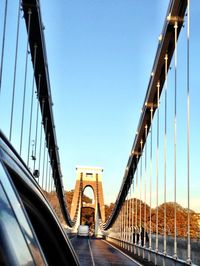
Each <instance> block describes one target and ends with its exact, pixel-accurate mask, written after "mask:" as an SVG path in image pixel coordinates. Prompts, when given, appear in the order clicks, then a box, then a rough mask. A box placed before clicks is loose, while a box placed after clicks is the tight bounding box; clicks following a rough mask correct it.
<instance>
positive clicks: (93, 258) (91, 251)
mask: <svg viewBox="0 0 200 266" xmlns="http://www.w3.org/2000/svg"><path fill="white" fill-rule="evenodd" d="M88 245H89V249H90V254H91V258H92V265H93V266H95V263H94V256H93V254H92V249H91V245H90V240H89V239H88Z"/></svg>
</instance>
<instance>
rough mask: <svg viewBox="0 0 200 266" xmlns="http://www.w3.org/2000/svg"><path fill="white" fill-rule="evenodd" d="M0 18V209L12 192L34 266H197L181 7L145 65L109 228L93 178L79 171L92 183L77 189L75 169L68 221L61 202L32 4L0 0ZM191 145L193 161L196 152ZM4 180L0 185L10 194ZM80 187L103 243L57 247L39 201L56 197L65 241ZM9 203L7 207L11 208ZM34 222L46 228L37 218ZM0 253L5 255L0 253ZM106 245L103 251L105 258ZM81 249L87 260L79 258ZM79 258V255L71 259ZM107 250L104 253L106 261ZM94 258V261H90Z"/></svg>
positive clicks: (173, 0) (172, 10)
mask: <svg viewBox="0 0 200 266" xmlns="http://www.w3.org/2000/svg"><path fill="white" fill-rule="evenodd" d="M191 2H193V1H191ZM0 12H1V19H0V21H1V24H0V34H1V35H0V49H1V51H0V53H1V54H0V108H1V112H0V125H1V128H0V129H1V131H0V164H1V167H0V173H1V176H0V185H1V186H0V189H1V191H2V192H1V195H0V199H1V202H4V203H5V199H4V198H3V193H5V194H6V195H7V197H8V198H9V195H11V194H12V193H13V192H12V193H11V192H10V191H11V187H12V188H13V187H14V194H15V193H16V194H17V195H18V196H17V197H18V198H17V199H18V200H19V205H20V204H22V205H23V204H24V207H23V208H25V210H26V211H25V213H26V214H25V216H24V217H28V220H29V222H30V224H31V226H30V228H31V229H30V232H32V231H33V232H35V233H33V236H31V237H30V235H31V234H32V233H30V232H29V231H27V226H24V225H23V224H21V225H20V228H21V230H22V234H23V237H24V239H25V240H26V243H29V241H30V242H31V241H33V240H30V239H33V238H34V237H35V239H36V240H35V242H34V244H33V243H32V242H31V243H32V244H33V245H32V246H34V247H35V249H36V246H37V245H38V250H40V251H41V250H42V251H41V254H40V252H39V251H37V252H38V253H37V256H36V254H35V253H34V252H35V251H34V248H33V247H32V246H31V245H30V244H28V245H29V251H30V253H31V254H32V255H31V256H32V257H33V258H34V261H35V263H36V264H40V265H41V264H51V263H52V264H55V265H67V264H69V265H73V264H78V263H79V262H78V259H77V256H76V254H75V252H74V250H76V251H77V250H78V252H79V259H80V263H81V265H88V264H89V263H92V264H93V265H95V264H99V265H104V264H105V263H108V264H109V263H110V264H113V265H117V264H119V265H120V260H121V261H122V262H121V264H123V263H124V264H127V265H143V263H146V265H148V263H149V265H150V263H152V265H153V264H154V265H192V264H194V265H195V264H196V265H199V264H200V256H199V246H198V243H197V242H198V241H197V240H195V241H196V243H194V242H195V241H194V240H193V238H195V239H197V238H198V237H200V229H199V226H200V217H199V214H198V213H196V212H194V211H192V208H191V200H192V197H193V194H194V191H193V190H194V189H196V188H195V185H194V184H192V181H191V180H195V179H193V175H198V173H197V172H195V170H193V168H192V167H193V165H194V164H197V160H198V158H196V156H199V153H195V154H193V153H192V149H191V141H192V138H191V132H196V131H197V130H198V123H199V122H198V118H197V117H198V116H197V115H196V114H194V112H193V113H192V115H194V116H191V107H192V104H193V102H192V101H191V97H190V96H191V94H192V95H193V99H198V96H199V90H198V89H197V88H198V87H199V83H198V81H199V80H198V78H197V79H195V82H196V83H194V81H193V80H191V79H192V78H193V77H192V73H191V69H192V65H191V61H190V52H191V48H190V18H191V11H190V1H189V0H170V1H169V6H168V10H166V17H165V18H163V21H164V25H163V29H162V32H161V35H160V37H159V41H158V47H157V51H156V54H155V59H154V62H153V58H152V62H153V67H152V72H151V73H150V78H149V83H148V86H147V90H146V95H145V98H144V103H143V106H142V109H141V116H140V119H139V122H138V128H137V132H136V134H135V137H134V139H133V145H132V147H131V152H130V156H129V158H128V162H127V166H126V169H125V172H124V176H122V182H121V187H120V190H119V193H118V195H117V198H116V201H115V204H114V208H113V210H112V213H111V214H110V216H109V218H108V220H105V217H104V215H105V214H104V211H103V208H104V202H103V192H102V184H101V182H100V181H101V169H100V168H99V169H96V171H97V172H95V174H94V172H93V170H94V169H93V170H92V172H91V169H89V170H88V169H87V170H86V172H87V173H89V174H90V175H93V174H94V175H93V177H95V179H94V182H93V181H90V182H89V181H88V180H87V179H84V176H83V175H84V174H87V173H85V172H84V171H85V169H81V168H80V169H79V170H80V171H79V179H78V183H77V185H76V189H75V192H74V194H76V195H75V200H74V201H73V208H72V209H71V212H70V211H69V209H68V208H67V205H66V202H65V197H64V185H63V177H62V171H61V163H60V154H59V148H58V144H57V134H56V127H55V121H54V113H53V99H52V94H51V86H50V80H51V77H50V75H49V66H48V57H47V54H48V51H47V50H46V43H45V36H44V25H43V21H42V17H41V7H40V1H39V0H19V1H17V0H16V1H12V3H11V1H9V0H2V1H1V11H0ZM133 15H134V14H133ZM12 16H14V17H15V19H16V23H15V24H14V25H11V24H10V23H9V21H10V18H11V17H12ZM11 29H12V30H11ZM182 32H184V34H185V35H184V36H182V35H181V34H182ZM195 34H198V33H195ZM179 41H180V42H182V43H184V52H185V55H184V58H179V57H178V55H179V54H178V52H179V47H181V49H182V46H180V45H181V44H179ZM196 53H198V51H196ZM197 58H198V56H197ZM197 62H198V60H197ZM183 65H184V70H183V71H182V72H181V71H180V72H179V67H180V66H181V67H183ZM196 65H198V63H196ZM11 66H12V69H11ZM181 67H180V68H181ZM179 73H180V74H179ZM183 75H184V76H183ZM191 77H192V78H191ZM191 83H192V84H193V86H191V85H190V84H191ZM180 108H182V109H184V111H183V113H184V116H180V114H179V111H180ZM196 112H197V111H195V113H196ZM181 114H182V113H181ZM169 118H170V119H169ZM169 121H172V122H173V123H171V124H170V122H169ZM180 128H181V130H179V129H180ZM195 136H197V134H195ZM58 142H59V140H58ZM194 143H195V145H196V149H197V151H199V147H198V144H199V142H195V141H194ZM194 143H193V144H194ZM195 145H194V146H195ZM69 153H70V151H69ZM195 169H196V168H195ZM88 171H89V172H88ZM89 174H88V175H89ZM5 176H8V180H9V182H10V183H9V184H8V181H6V177H5ZM84 182H85V183H84ZM88 182H89V183H88ZM10 184H11V187H10ZM87 185H89V186H92V187H93V190H94V191H95V193H94V194H95V202H94V204H93V205H94V206H93V207H94V209H95V232H96V234H99V232H100V234H101V236H103V237H104V238H105V239H106V241H105V240H97V239H92V240H87V239H73V240H72V241H71V243H70V241H69V239H68V238H67V237H65V236H60V238H58V241H56V240H55V239H54V238H55V236H54V233H55V234H56V232H57V231H56V230H57V229H56V230H55V232H54V231H52V230H51V228H53V227H50V225H52V226H53V224H54V222H53V220H52V218H51V217H50V215H49V214H47V213H46V209H41V208H44V207H41V208H40V205H41V206H43V205H45V204H47V203H45V204H44V202H45V200H44V199H43V197H44V196H43V195H44V192H47V193H51V192H52V191H55V192H56V194H57V198H58V200H59V204H60V208H61V210H62V214H63V217H64V220H65V222H66V224H67V227H68V231H69V232H74V231H76V230H77V228H78V226H79V224H80V215H81V208H82V196H83V190H84V188H85V187H86V186H87ZM197 185H198V183H197ZM171 186H172V189H171ZM179 193H183V194H184V195H183V198H184V199H185V205H186V206H184V213H183V212H182V216H181V217H182V218H181V221H180V216H179V213H180V205H179V204H178V203H179V202H178V200H177V195H178V194H179ZM14 194H12V195H14ZM10 197H11V196H10ZM14 197H15V196H12V198H11V199H9V202H10V204H11V205H12V200H13V202H14ZM169 201H170V205H169ZM15 202H16V199H15ZM1 204H2V203H1ZM2 206H4V205H2ZM16 206H18V205H16V204H13V206H12V208H11V209H13V211H14V212H16V213H15V217H17V219H18V223H19V224H20V222H19V220H20V218H19V216H20V217H21V215H22V214H20V215H19V213H18V211H17V210H16ZM169 206H170V212H171V214H170V215H171V216H169ZM47 208H49V207H47ZM2 210H3V208H2ZM181 210H182V209H181ZM37 212H38V213H37ZM48 212H52V211H51V210H50V211H48ZM2 213H3V211H2ZM43 213H45V214H46V218H42V217H43ZM18 215H19V216H18ZM2 217H4V216H3V214H2ZM161 217H162V219H161ZM24 219H25V218H24ZM45 219H48V220H46V221H45ZM169 220H170V221H169ZM194 221H195V222H196V223H195V227H194V225H193V223H192V222H194ZM39 222H40V223H41V227H42V228H43V229H44V228H45V226H47V224H48V223H49V229H48V232H47V233H46V234H45V233H41V230H40V228H39V226H37V223H39ZM180 223H181V224H182V226H181V228H182V229H181V230H182V231H181V232H180V226H179V227H178V224H179V225H180ZM8 224H9V222H8V223H5V224H4V222H3V220H2V222H1V223H0V226H2V225H3V226H4V227H5V228H6V226H8ZM4 227H2V228H4ZM47 227H48V226H47ZM22 228H26V229H22ZM178 229H179V231H178ZM4 231H5V230H4ZM27 232H29V233H27ZM0 234H1V235H2V236H4V238H3V237H2V239H7V240H5V242H6V244H5V245H4V244H2V246H3V247H4V249H2V250H3V252H4V253H5V254H7V253H8V254H11V253H12V250H14V251H15V252H14V253H15V256H16V257H17V255H16V254H17V253H19V254H21V252H22V250H23V246H22V247H21V248H19V247H16V250H17V251H16V250H15V247H14V243H13V242H12V239H11V238H10V236H9V232H8V233H7V234H6V235H5V233H3V231H2V229H1V230H0ZM48 235H50V236H51V240H50V241H52V242H51V243H53V244H52V247H49V245H50V243H48V241H46V242H45V238H46V237H48ZM194 235H195V236H194ZM8 239H9V241H10V242H9V241H8ZM64 241H66V244H65V243H64ZM98 241H99V242H98ZM2 243H3V241H2ZM8 243H11V244H10V245H12V248H10V249H9V248H8ZM38 243H39V244H38ZM108 243H110V244H112V247H111V246H109V248H108ZM59 245H60V246H59ZM65 245H66V247H64V246H65ZM86 246H87V249H88V250H90V251H88V250H87V251H86V249H84V248H83V247H86ZM115 247H118V248H119V250H121V251H123V252H124V253H127V254H128V256H129V257H125V255H123V254H122V253H118V254H117V253H115V252H118V251H116V249H115ZM81 248H83V249H82V252H83V254H81V255H80V250H81ZM111 248H112V249H113V250H112V251H110V253H109V254H108V251H109V249H110V250H111ZM7 249H8V250H9V252H8V251H7ZM100 250H101V251H102V253H99V252H100ZM1 252H2V251H1ZM54 252H57V253H56V254H59V255H58V256H56V258H54V257H53V256H54V255H53V254H54ZM0 254H1V253H0ZM39 254H40V255H39ZM63 254H65V255H66V256H64V255H63ZM91 254H93V255H91ZM113 254H115V256H113ZM90 255H91V256H90ZM6 256H7V255H5V258H8V257H6ZM24 256H25V255H24ZM45 256H46V257H45ZM22 257H23V256H22ZM27 257H28V255H27ZM106 257H107V258H108V261H106ZM2 258H3V256H2ZM116 258H117V260H116ZM131 258H132V259H131ZM10 260H11V259H10ZM125 260H127V261H125ZM0 261H1V260H0ZM2 261H3V260H2ZM14 261H15V260H13V261H9V262H10V263H11V264H10V265H18V264H17V263H14ZM138 261H139V262H138ZM7 262H8V261H7ZM9 262H8V264H9ZM15 262H16V261H15ZM4 263H5V261H4ZM124 264H123V265H124Z"/></svg>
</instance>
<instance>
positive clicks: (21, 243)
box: [0, 163, 45, 265]
mask: <svg viewBox="0 0 200 266" xmlns="http://www.w3.org/2000/svg"><path fill="white" fill-rule="evenodd" d="M0 241H1V249H0V252H1V253H2V254H3V255H2V256H1V254H0V258H1V259H0V260H1V261H0V265H35V263H36V264H37V265H45V259H44V257H43V255H42V254H41V251H40V249H39V246H38V243H37V241H36V238H35V237H34V235H33V232H32V231H31V229H30V226H29V223H28V221H27V217H26V215H25V213H24V209H23V204H22V202H21V201H20V200H19V198H18V197H17V194H16V191H14V190H13V187H12V185H11V183H10V180H9V175H8V173H6V171H5V169H4V168H3V167H2V165H1V163H0ZM12 260H13V261H12ZM9 262H10V263H9Z"/></svg>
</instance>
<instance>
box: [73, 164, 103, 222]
mask: <svg viewBox="0 0 200 266" xmlns="http://www.w3.org/2000/svg"><path fill="white" fill-rule="evenodd" d="M102 172H103V169H102V168H99V167H86V166H83V167H81V166H78V167H76V185H75V189H74V195H73V200H72V205H71V212H70V216H71V218H72V219H73V218H74V216H75V214H76V211H77V205H78V204H79V200H80V201H81V203H82V198H81V197H82V194H83V192H84V189H85V188H86V187H88V186H89V187H91V188H92V190H93V192H94V202H93V203H92V204H89V205H90V206H89V207H92V208H94V210H95V216H96V219H98V218H101V220H102V222H105V206H104V198H103V187H102ZM80 206H81V205H80ZM79 209H80V208H79ZM79 211H81V209H80V210H79ZM97 216H98V218H97ZM99 216H100V217H99ZM79 217H80V215H79ZM96 219H95V220H96Z"/></svg>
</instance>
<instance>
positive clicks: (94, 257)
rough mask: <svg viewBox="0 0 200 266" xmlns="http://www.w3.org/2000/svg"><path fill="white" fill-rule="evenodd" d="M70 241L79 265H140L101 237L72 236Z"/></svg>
mask: <svg viewBox="0 0 200 266" xmlns="http://www.w3.org/2000/svg"><path fill="white" fill-rule="evenodd" d="M71 242H72V245H73V247H74V249H75V251H76V254H77V256H78V258H79V261H80V265H81V266H86V265H87V266H88V265H92V266H98V265H132V266H138V265H141V264H140V263H137V262H136V261H135V260H133V259H132V258H130V257H128V256H126V255H124V254H123V253H121V252H120V251H119V250H117V249H116V248H115V247H113V246H111V245H110V244H109V243H107V242H106V241H104V240H101V239H93V238H90V239H88V238H82V237H80V238H77V237H74V238H73V239H71Z"/></svg>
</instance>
